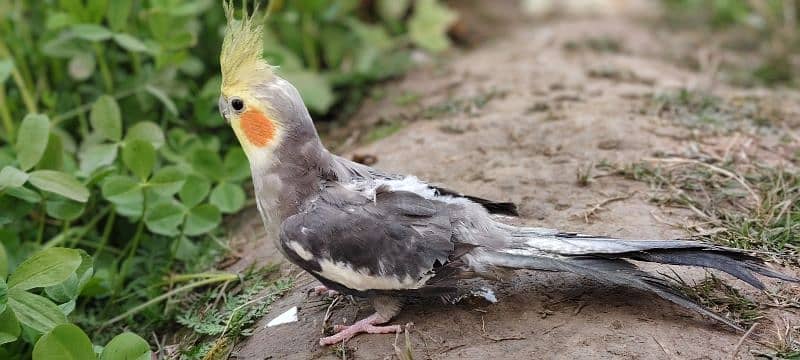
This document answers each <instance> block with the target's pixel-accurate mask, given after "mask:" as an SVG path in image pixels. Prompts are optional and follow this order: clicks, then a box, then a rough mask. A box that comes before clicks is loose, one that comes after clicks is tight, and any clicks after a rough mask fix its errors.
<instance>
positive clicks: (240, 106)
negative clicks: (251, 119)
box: [231, 98, 244, 111]
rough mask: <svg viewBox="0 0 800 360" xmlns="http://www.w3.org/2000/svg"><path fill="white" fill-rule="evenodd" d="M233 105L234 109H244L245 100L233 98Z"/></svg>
mask: <svg viewBox="0 0 800 360" xmlns="http://www.w3.org/2000/svg"><path fill="white" fill-rule="evenodd" d="M231 107H232V108H233V110H236V111H242V109H244V101H242V99H240V98H233V99H231Z"/></svg>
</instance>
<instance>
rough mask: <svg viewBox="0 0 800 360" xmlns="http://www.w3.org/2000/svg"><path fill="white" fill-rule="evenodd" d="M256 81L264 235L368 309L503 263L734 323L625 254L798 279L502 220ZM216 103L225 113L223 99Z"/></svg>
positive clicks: (452, 289)
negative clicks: (321, 131)
mask: <svg viewBox="0 0 800 360" xmlns="http://www.w3.org/2000/svg"><path fill="white" fill-rule="evenodd" d="M260 86H261V88H259V89H256V90H257V91H256V93H257V94H259V95H258V96H260V97H261V99H262V100H263V101H264V102H265V103H269V104H272V108H273V109H274V111H276V112H277V113H276V117H277V118H280V119H283V122H282V123H281V126H282V129H283V132H282V134H283V135H282V136H283V137H282V138H281V141H280V142H279V143H278V145H277V146H276V147H275V149H274V150H273V153H272V154H271V156H270V159H271V161H269V162H267V163H254V162H253V161H252V160H251V167H252V173H253V181H254V184H255V191H256V195H257V204H258V207H259V210H260V213H261V215H262V218H263V220H264V223H265V226H266V228H267V229H268V232H269V233H270V236H272V237H274V238H276V239H278V241H279V248H280V249H281V251H283V253H284V255H286V257H287V258H288V259H290V260H291V261H292V262H294V263H295V264H297V265H298V266H300V267H302V268H303V269H305V270H306V271H308V272H309V273H311V274H312V275H313V276H315V277H316V278H317V279H319V280H320V281H321V282H322V283H323V284H324V285H326V286H327V287H329V288H332V289H335V290H338V291H340V292H343V293H348V294H353V295H358V296H366V297H372V298H375V299H380V301H378V302H377V305H378V306H377V307H376V308H384V307H387V305H386V304H390V305H391V306H388V308H392V309H395V308H397V306H394V303H393V302H392V301H390V300H386V299H389V298H390V297H398V296H400V297H402V296H404V295H423V296H425V295H431V296H443V297H447V296H449V295H452V294H457V293H458V292H459V291H462V289H460V288H459V280H460V279H463V278H468V277H484V278H490V279H495V278H499V277H502V276H504V275H507V274H508V273H509V272H510V270H514V269H533V270H542V271H566V272H573V273H577V274H581V275H584V276H587V277H591V278H594V279H596V280H598V281H603V282H608V283H613V284H623V285H628V286H633V287H635V288H639V289H642V290H646V291H651V292H654V293H656V294H658V295H659V296H661V297H663V298H665V299H668V300H670V301H673V302H675V303H677V304H680V305H683V306H686V307H688V308H691V309H693V310H696V311H698V312H701V313H703V314H705V315H708V316H711V317H714V318H716V319H718V320H720V321H723V322H725V323H727V324H729V325H731V326H733V327H736V325H735V324H732V323H730V322H728V321H727V320H725V319H724V318H721V317H719V316H716V315H714V314H713V313H711V312H709V311H707V310H706V309H704V308H703V307H701V306H700V305H697V304H695V303H693V302H692V301H690V300H688V299H687V298H685V297H684V296H682V295H681V294H679V293H677V292H676V291H674V290H673V288H672V287H670V286H669V284H668V283H667V282H666V281H665V280H664V279H661V278H658V277H655V276H652V275H650V274H647V273H645V272H643V271H641V270H639V269H637V267H636V266H635V265H634V264H633V263H631V262H629V260H637V261H648V262H657V263H665V264H677V265H693V266H702V267H709V268H715V269H719V270H721V271H724V272H727V273H729V274H731V275H733V276H736V277H737V278H740V279H742V280H744V281H746V282H748V283H749V284H751V285H753V286H756V287H759V288H763V285H762V284H761V283H760V282H759V281H758V279H756V277H755V276H754V273H757V274H761V275H766V276H769V277H774V278H779V279H783V280H789V281H797V279H793V278H789V277H787V276H784V275H782V274H779V273H776V272H774V271H771V270H769V269H767V268H766V267H764V265H763V264H762V262H761V261H760V260H759V259H757V258H755V257H752V256H749V255H746V254H744V253H742V252H739V251H737V250H733V249H727V248H721V247H717V246H713V245H708V244H704V243H700V242H695V241H686V240H666V241H660V240H650V241H646V240H640V241H633V240H618V239H611V238H604V237H593V236H586V235H580V234H572V233H563V232H559V231H555V230H549V229H542V228H522V227H515V226H511V225H507V224H504V223H502V221H501V220H500V218H499V217H498V216H496V215H495V214H513V213H515V209H514V208H513V206H512V205H510V204H508V203H496V202H492V201H488V200H485V199H480V198H476V197H469V196H465V195H461V194H459V193H456V192H453V191H450V190H446V189H442V188H437V187H434V186H430V185H428V184H426V183H424V182H423V181H420V180H418V179H417V178H415V177H412V176H402V175H397V174H391V173H386V172H382V171H379V170H376V169H373V168H370V167H367V166H363V165H360V164H356V163H353V162H351V161H348V160H346V159H343V158H341V157H338V156H335V155H333V154H331V153H329V152H328V151H327V150H326V149H325V148H324V147H323V145H322V143H321V142H320V140H319V137H318V136H317V132H316V130H315V128H314V126H313V123H312V121H311V117H310V116H309V114H308V111H307V110H306V108H305V106H304V105H303V103H302V100H301V98H300V96H299V94H297V91H296V90H295V89H294V87H293V86H292V85H291V84H289V83H288V82H286V81H285V80H282V79H280V78H278V77H275V79H274V80H273V81H270V82H268V83H266V84H262V85H260ZM220 106H221V111H223V113H224V112H225V111H226V109H225V108H224V107H225V106H227V105H226V104H225V103H221V104H220ZM493 213H494V214H493ZM379 313H380V310H379ZM386 315H387V316H388V318H391V316H392V315H393V314H386ZM388 318H387V319H386V320H387V321H388ZM737 328H738V327H737Z"/></svg>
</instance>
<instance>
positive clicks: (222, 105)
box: [217, 95, 231, 124]
mask: <svg viewBox="0 0 800 360" xmlns="http://www.w3.org/2000/svg"><path fill="white" fill-rule="evenodd" d="M217 107H219V114H220V115H222V117H223V118H224V119H225V122H227V123H228V124H230V123H231V119H229V118H228V114H230V108H229V107H228V101H227V100H225V97H224V96H222V95H220V96H219V102H218V103H217Z"/></svg>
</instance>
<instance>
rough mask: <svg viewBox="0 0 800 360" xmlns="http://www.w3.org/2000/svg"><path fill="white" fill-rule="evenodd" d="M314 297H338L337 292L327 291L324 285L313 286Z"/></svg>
mask: <svg viewBox="0 0 800 360" xmlns="http://www.w3.org/2000/svg"><path fill="white" fill-rule="evenodd" d="M313 291H314V295H317V296H336V295H339V292H338V291H336V290H331V289H328V287H327V286H325V285H319V286H314V289H313Z"/></svg>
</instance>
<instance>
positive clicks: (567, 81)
mask: <svg viewBox="0 0 800 360" xmlns="http://www.w3.org/2000/svg"><path fill="white" fill-rule="evenodd" d="M587 39H589V42H587ZM591 39H595V40H591ZM598 39H600V40H602V39H612V40H613V41H612V42H608V41H605V40H604V41H605V44H606V45H607V46H606V47H609V46H612V45H613V44H617V45H618V46H617V45H613V49H608V48H606V47H603V46H595V45H591V44H590V43H591V41H594V43H597V42H598ZM697 39H698V38H697V37H695V36H693V35H692V34H688V33H687V34H682V33H681V34H676V33H675V32H674V31H669V30H667V29H664V28H661V27H659V26H657V25H654V22H653V21H651V20H648V19H642V18H632V17H629V16H624V15H617V16H612V17H603V18H586V17H583V18H576V17H556V18H550V19H540V20H536V19H531V20H518V19H517V20H515V24H514V25H513V26H511V27H510V28H509V29H508V31H507V32H505V33H503V34H501V35H498V36H496V37H494V38H490V39H488V40H485V41H483V42H482V43H481V44H479V45H477V46H475V47H474V48H473V49H471V50H466V51H462V52H458V53H456V54H454V55H452V56H449V57H447V58H446V59H445V60H444V61H441V62H440V63H435V64H429V65H427V66H422V67H421V68H420V69H418V70H415V71H412V72H411V73H410V74H408V75H407V76H406V77H405V78H403V79H402V80H400V81H397V82H396V83H393V84H390V85H389V86H387V87H386V88H385V89H383V92H384V94H383V96H375V97H374V98H373V99H371V100H370V101H368V102H367V104H365V105H364V106H363V108H362V109H361V110H360V111H359V112H358V114H357V115H356V116H355V119H354V120H353V121H352V122H351V124H356V125H351V126H349V127H348V128H345V129H339V130H338V134H339V135H340V136H341V134H347V135H346V136H345V138H350V139H349V141H345V142H344V144H345V145H343V146H340V147H339V148H340V149H344V151H345V152H346V154H348V156H351V155H353V154H356V155H361V156H364V155H370V156H374V157H375V158H377V163H376V164H375V165H374V166H376V167H379V168H383V169H388V170H391V171H394V172H400V173H410V174H415V175H417V176H418V177H420V178H423V179H427V180H429V181H431V182H433V183H436V184H446V185H447V186H448V187H450V188H454V189H458V190H460V191H463V192H465V193H470V194H474V195H477V196H482V197H487V198H492V199H497V200H508V201H514V202H516V203H518V204H519V205H520V207H521V213H522V217H521V218H520V219H518V220H514V221H518V222H522V223H526V224H530V225H535V226H543V227H554V228H560V229H565V230H574V231H580V232H584V233H592V234H603V235H611V236H616V237H622V238H631V239H661V238H676V237H685V236H687V235H689V234H687V233H686V232H685V231H684V230H682V229H681V228H680V227H676V226H671V225H669V224H682V223H686V222H689V221H693V220H691V218H690V215H691V214H690V213H689V212H688V211H683V210H677V209H673V208H660V207H657V206H656V205H654V204H653V203H652V202H650V201H648V199H649V195H648V191H649V189H648V188H647V186H646V185H645V184H644V183H641V182H634V181H629V180H625V179H623V178H621V177H617V176H596V175H602V174H592V175H595V176H594V177H593V180H592V181H591V183H589V184H588V186H582V185H581V184H579V182H578V175H577V174H578V173H579V172H581V171H582V169H585V168H587V167H589V166H590V165H591V164H597V163H600V162H602V161H608V162H611V163H631V162H636V161H640V160H641V159H643V158H648V157H650V156H652V155H653V154H654V153H657V152H660V153H675V154H681V153H685V152H686V151H688V150H687V149H695V150H696V148H697V147H698V146H699V147H701V148H703V149H704V150H705V151H708V152H719V151H736V152H742V153H744V154H747V155H748V156H753V157H758V156H763V157H764V158H765V159H766V160H765V161H771V162H781V161H782V160H781V157H780V156H779V155H780V151H777V150H775V149H773V148H770V147H769V146H768V145H770V144H777V143H780V142H779V141H778V140H776V138H771V137H770V136H766V135H765V136H763V137H751V136H749V135H747V134H745V135H741V134H740V135H736V134H730V135H709V136H706V137H703V141H701V142H697V141H696V138H695V139H690V138H687V137H685V136H683V135H685V134H686V133H687V131H688V130H687V129H685V128H682V127H680V126H676V125H673V122H671V121H670V120H668V119H664V118H661V117H659V116H658V115H654V114H653V113H652V112H651V111H647V110H648V106H649V105H648V104H649V103H648V101H647V100H648V99H651V98H652V97H653V95H654V94H658V93H660V92H665V91H671V90H673V89H676V88H684V87H685V88H707V87H711V86H714V87H715V93H718V94H720V93H721V94H730V95H731V96H733V95H736V96H744V95H752V96H758V97H764V98H776V99H777V100H775V101H780V102H786V103H794V104H795V105H793V106H794V107H793V108H792V109H794V110H791V111H797V105H796V104H800V102H798V100H800V99H799V98H800V94H798V93H796V92H793V91H788V90H780V91H777V90H776V91H768V90H748V91H745V90H737V89H728V88H726V86H725V85H724V84H717V83H715V82H714V79H713V77H711V76H708V75H707V74H705V73H704V72H703V71H702V69H701V71H692V70H690V69H689V68H687V67H686V66H685V65H682V64H681V63H680V61H677V60H675V59H681V58H685V57H686V56H689V57H698V56H703V51H704V44H703V43H702V42H700V41H698V40H697ZM583 44H590V45H589V46H583ZM609 44H610V45H609ZM601 45H602V42H601ZM701 63H702V62H701ZM795 114H796V113H795ZM376 128H377V129H384V130H382V131H384V132H383V133H382V134H376V133H375V132H376V130H374V129H376ZM332 133H333V134H337V130H333V131H332ZM388 133H391V134H389V135H388V136H383V135H387V134H388ZM371 138H372V139H377V138H379V139H377V140H376V141H373V142H371V143H369V144H366V145H361V144H363V143H364V141H367V140H369V139H371ZM745 139H749V140H750V141H744V140H745ZM764 144H766V145H764ZM762 145H763V146H762ZM776 154H778V155H776ZM612 198H619V199H618V200H617V201H613V202H610V203H607V204H606V205H605V206H602V207H601V208H599V209H597V211H595V212H594V214H593V215H592V216H586V215H587V211H589V210H590V209H592V208H593V207H596V205H598V204H601V203H603V202H604V201H605V200H608V199H612ZM241 221H242V224H243V225H242V226H241V227H240V228H241V230H240V231H239V232H238V233H237V234H236V237H235V239H234V243H235V244H239V246H240V247H241V248H242V250H241V251H240V252H241V254H242V255H243V256H244V258H243V260H242V261H240V263H239V264H237V265H235V266H234V270H235V269H236V268H243V267H244V266H246V265H247V264H248V263H251V262H253V261H256V262H259V263H266V262H270V261H283V260H282V259H281V256H280V254H279V253H278V252H277V251H276V250H275V248H274V247H273V243H272V239H264V238H263V231H261V224H260V222H259V220H258V217H257V216H256V214H255V212H251V213H248V214H245V216H244V217H243V220H241ZM649 269H651V270H652V269H653V268H649ZM655 270H664V269H663V268H656V269H655ZM283 271H284V274H286V275H289V276H295V277H296V279H297V280H296V284H297V286H296V287H295V289H294V290H293V291H291V292H290V293H289V294H288V295H286V296H285V297H283V298H282V299H280V300H278V301H276V302H275V303H274V304H273V305H272V310H271V311H270V313H269V314H268V315H267V316H266V317H265V318H264V319H262V320H261V321H260V322H259V323H258V324H257V325H256V327H255V330H254V331H255V333H254V334H253V336H251V337H249V338H247V339H245V340H244V341H243V342H242V343H240V344H239V345H237V347H236V349H235V350H234V353H233V356H232V357H233V358H240V359H283V358H287V359H329V358H330V359H333V358H347V359H385V358H394V357H395V349H394V347H393V344H394V343H395V336H394V335H361V336H358V337H356V338H354V339H352V340H351V341H349V342H347V344H346V346H345V347H344V348H337V347H334V348H322V347H320V346H319V345H318V340H319V338H320V337H321V336H322V335H323V334H322V329H323V318H324V316H325V314H326V310H327V309H328V304H329V303H330V301H325V300H323V299H320V298H316V297H314V296H307V295H306V294H307V292H308V290H309V289H310V288H311V287H313V286H314V285H317V283H316V282H314V281H313V280H312V279H311V278H310V277H309V276H308V275H306V274H303V273H302V272H300V271H299V270H298V269H297V268H296V267H293V266H291V265H289V264H285V263H284V265H283ZM677 271H678V273H679V274H681V275H682V276H685V277H686V278H689V279H692V278H694V279H697V278H702V277H703V275H704V272H703V271H699V270H693V269H685V268H680V269H677ZM788 271H789V272H793V273H795V274H797V271H793V270H791V269H789V270H788ZM722 277H723V278H725V279H729V278H728V277H725V276H722ZM735 284H736V286H737V287H740V288H742V289H743V291H744V293H745V294H747V295H748V296H751V297H753V298H756V299H762V300H763V298H764V297H763V295H762V294H759V293H756V292H754V291H751V290H747V289H745V286H744V284H743V283H741V282H735ZM768 285H769V286H771V287H773V288H775V287H778V286H781V284H780V283H778V282H768ZM493 286H494V288H495V290H496V292H497V295H498V300H499V302H497V303H496V304H490V303H486V302H483V301H477V300H474V301H466V302H463V303H461V304H458V305H442V304H439V303H436V302H430V303H417V304H410V305H409V306H407V307H406V308H405V310H404V311H403V312H402V314H401V315H400V316H398V317H397V318H396V319H394V320H393V321H392V323H394V324H407V323H413V326H411V327H409V329H410V332H409V340H410V344H408V348H410V349H411V351H412V352H413V354H414V358H415V359H492V358H494V359H541V358H553V359H573V358H596V359H722V358H731V357H732V356H733V353H734V351H735V349H736V347H737V343H738V342H739V339H740V338H741V336H742V334H739V333H735V332H731V331H729V330H727V329H726V328H724V327H722V326H720V325H718V324H715V323H714V322H712V321H710V320H708V319H704V318H702V317H700V316H698V315H695V314H694V313H692V312H689V311H686V310H684V309H682V308H679V307H677V306H675V305H672V304H671V303H669V302H667V301H664V300H661V299H660V298H657V297H655V296H651V295H649V294H644V293H641V292H638V291H635V290H632V289H627V288H621V287H611V288H609V287H606V286H604V285H601V284H598V283H595V282H592V281H589V280H586V279H583V278H580V277H577V276H573V275H570V274H543V273H534V272H520V274H519V277H518V278H517V279H516V280H515V281H513V282H510V283H503V284H493ZM293 306H298V307H300V312H299V321H298V322H296V323H291V324H286V325H281V326H277V327H269V328H267V327H265V325H266V323H267V322H268V321H269V320H271V319H272V318H274V317H276V316H277V315H279V314H281V313H283V312H284V311H285V310H287V309H289V308H290V307H293ZM370 311H371V309H370V308H369V307H368V305H366V304H363V303H360V302H350V301H348V300H342V301H340V302H339V304H338V305H337V306H335V307H334V309H333V311H332V315H331V317H330V321H331V322H332V323H350V322H352V321H354V320H356V319H357V318H360V317H363V316H366V315H368V314H369V313H370ZM794 311H795V312H794V313H791V312H790V311H782V312H774V313H772V314H771V315H773V316H782V317H787V318H789V319H794V320H795V321H796V320H797V319H798V317H799V316H798V314H797V311H796V309H795V310H794ZM404 341H405V340H404V338H403V337H402V336H401V337H400V339H399V341H398V342H397V344H398V346H399V347H400V348H405V345H404ZM755 348H758V345H756V344H753V343H751V342H749V341H746V342H744V343H743V344H742V346H741V348H740V349H739V351H738V354H739V355H738V356H739V357H740V358H745V359H746V358H750V357H751V355H750V353H749V350H750V349H755Z"/></svg>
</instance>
